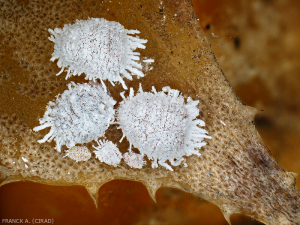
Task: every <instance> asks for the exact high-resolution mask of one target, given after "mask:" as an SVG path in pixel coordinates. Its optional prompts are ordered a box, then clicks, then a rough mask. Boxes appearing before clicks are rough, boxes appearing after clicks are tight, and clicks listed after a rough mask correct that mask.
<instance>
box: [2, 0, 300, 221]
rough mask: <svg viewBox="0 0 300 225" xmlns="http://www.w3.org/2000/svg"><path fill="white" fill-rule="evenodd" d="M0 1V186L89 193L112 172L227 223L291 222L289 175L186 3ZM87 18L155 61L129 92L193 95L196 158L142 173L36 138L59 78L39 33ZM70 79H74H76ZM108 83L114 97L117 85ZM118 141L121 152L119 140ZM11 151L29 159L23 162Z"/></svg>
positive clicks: (114, 135)
mask: <svg viewBox="0 0 300 225" xmlns="http://www.w3.org/2000/svg"><path fill="white" fill-rule="evenodd" d="M0 6H1V17H0V19H1V21H0V22H1V24H2V26H1V35H0V38H1V39H0V40H1V52H0V56H1V70H2V75H1V79H2V80H3V81H2V80H1V82H3V83H1V84H2V85H1V87H3V88H2V89H1V96H3V97H2V99H1V105H0V110H1V111H0V114H1V121H0V125H1V128H0V132H1V133H0V138H1V139H2V142H1V152H0V154H1V155H0V160H1V162H0V163H1V167H0V172H1V177H2V178H3V179H6V180H4V181H3V183H2V184H5V183H9V182H13V181H18V180H30V181H35V182H41V183H46V184H59V185H84V186H85V187H86V188H87V189H88V190H89V192H90V194H91V196H92V197H93V198H94V200H97V195H98V188H99V187H100V186H101V185H102V184H104V183H106V182H108V181H110V180H112V179H117V178H122V179H130V180H136V181H141V182H143V183H144V184H145V185H146V187H147V188H148V191H149V193H150V195H151V196H152V197H154V196H155V192H156V190H157V189H158V188H159V187H161V186H167V187H176V188H179V189H182V190H185V191H187V192H189V193H191V194H193V195H195V196H198V197H200V198H204V199H206V200H208V201H210V202H212V203H214V204H216V205H218V206H219V207H220V209H221V210H222V212H223V213H224V215H225V217H226V219H227V220H229V216H230V215H231V214H233V213H243V214H245V215H248V216H251V217H253V218H255V219H257V220H260V221H263V222H265V223H267V224H289V223H290V224H295V223H297V221H299V210H300V209H299V192H298V190H297V189H296V188H295V183H294V180H295V178H294V175H293V174H291V173H287V172H285V171H284V170H283V169H282V168H281V167H279V166H278V165H277V163H276V162H275V161H274V159H273V158H272V157H271V155H270V153H269V150H268V149H267V148H266V146H265V145H264V144H263V143H262V141H261V139H260V137H259V135H258V133H257V132H256V130H255V126H254V125H253V117H254V114H255V113H256V112H257V110H255V109H253V108H250V107H248V106H245V105H243V104H242V103H241V101H240V100H239V99H238V98H237V97H236V95H235V94H234V92H233V90H232V89H231V87H230V86H229V84H228V83H227V80H226V79H225V77H224V76H223V74H222V72H221V70H220V68H219V65H218V64H217V63H216V61H215V58H214V55H213V54H212V53H211V49H210V43H209V41H208V39H207V37H208V36H206V35H204V33H203V32H202V30H201V28H200V27H199V25H198V21H197V18H196V16H195V14H194V11H193V7H192V4H191V2H190V1H185V2H181V1H178V2H174V1H166V2H163V4H161V3H160V2H152V1H151V2H147V1H136V2H135V1H128V2H127V1H124V2H121V3H119V2H118V1H113V2H108V1H104V3H103V4H102V3H101V2H100V1H95V2H94V1H84V2H83V1H75V2H68V1H65V2H63V3H59V1H57V2H56V1H53V2H52V1H49V2H48V1H47V2H46V1H45V2H43V1H39V2H34V1H32V2H31V1H28V2H27V1H24V2H22V1H20V2H18V1H3V2H2V3H1V4H0ZM175 14H176V15H175ZM164 16H166V18H164ZM88 17H104V18H106V19H109V20H114V21H118V22H120V23H121V24H123V25H124V26H125V28H127V29H138V30H140V31H141V35H140V37H141V38H147V39H148V43H147V48H146V50H144V51H141V56H146V57H148V58H153V59H155V63H154V64H153V66H154V69H153V70H151V71H150V72H148V73H147V76H146V77H145V78H143V79H140V80H133V81H132V82H127V85H128V86H132V87H133V88H134V89H135V90H136V89H137V86H138V82H140V81H141V82H142V83H143V88H144V90H145V91H149V90H150V88H151V86H152V85H155V87H156V88H157V90H161V87H163V86H167V85H168V86H170V87H171V88H176V89H178V90H180V91H181V92H182V93H183V95H187V96H191V97H192V98H193V99H198V100H199V101H200V104H199V108H200V110H201V114H200V118H201V119H203V120H204V121H205V122H206V129H207V130H208V132H209V135H211V136H212V140H210V141H208V144H207V145H206V146H204V147H203V148H202V149H201V150H200V152H201V154H202V155H201V156H200V157H197V156H191V157H188V159H187V164H188V167H186V168H181V167H177V168H175V170H174V172H170V171H166V170H165V169H163V168H158V169H151V168H150V166H149V163H148V165H147V166H146V167H145V168H144V169H142V170H137V169H130V168H129V167H128V166H126V165H125V164H124V163H122V164H121V165H120V167H118V168H112V167H109V166H107V165H105V164H102V163H100V162H98V161H97V160H96V159H95V157H94V156H92V158H91V160H89V161H88V162H80V163H75V162H74V161H72V160H70V159H67V158H62V155H63V154H60V153H58V152H57V151H55V150H54V149H53V146H54V143H45V144H42V145H40V144H38V143H37V140H38V139H39V138H41V137H42V136H43V135H44V134H45V133H46V132H44V133H42V132H41V133H34V132H33V131H32V130H31V129H32V128H33V127H34V126H36V125H38V118H39V117H41V116H42V114H43V112H44V109H45V105H46V103H47V102H48V101H49V100H52V99H53V98H54V96H55V95H56V94H58V93H61V92H62V91H63V90H65V89H66V83H67V82H69V81H65V80H64V77H63V76H59V77H56V76H55V73H57V72H58V71H59V69H58V68H57V67H56V65H55V63H51V62H50V61H49V59H50V58H51V52H52V49H53V45H52V44H51V42H50V41H48V40H47V37H48V35H49V34H48V32H47V28H52V29H53V28H55V27H62V26H63V24H65V23H71V22H74V21H75V19H87V18H88ZM70 80H73V81H79V82H83V79H82V76H81V77H75V78H72V79H70ZM108 86H109V85H108ZM109 90H110V92H111V93H112V95H113V97H114V98H115V100H118V101H119V100H120V97H119V95H118V93H119V92H120V90H121V87H120V85H117V86H116V88H114V89H113V88H112V87H111V86H109ZM221 121H223V122H224V123H226V126H225V125H223V124H222V123H221ZM121 135H122V134H121V133H120V131H116V128H115V127H114V126H112V127H111V128H110V130H109V131H108V132H107V136H108V138H109V139H110V140H112V141H114V142H116V141H117V140H118V139H119V138H120V137H121ZM90 146H91V143H90V144H87V147H90ZM119 147H120V149H121V151H124V149H126V148H127V147H128V143H126V142H122V143H121V144H119ZM21 157H25V158H27V159H29V162H28V163H27V165H28V168H26V167H25V162H24V161H23V160H22V158H21ZM5 186H6V185H5ZM5 186H4V187H5ZM4 187H3V188H4ZM160 191H161V190H160ZM100 192H101V189H100ZM107 202H108V203H109V201H107ZM126 203H127V204H128V202H126ZM129 206H130V204H129ZM2 207H3V206H2ZM4 207H5V206H4ZM7 215H9V214H7ZM7 215H6V216H7ZM1 216H3V215H1ZM158 217H159V215H158ZM120 218H121V217H120ZM150 219H151V218H150ZM150 219H149V220H150ZM141 221H142V220H141ZM119 223H122V222H119ZM203 223H205V222H203Z"/></svg>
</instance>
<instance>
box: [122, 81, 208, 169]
mask: <svg viewBox="0 0 300 225" xmlns="http://www.w3.org/2000/svg"><path fill="white" fill-rule="evenodd" d="M152 92H153V93H149V92H143V90H142V85H141V84H140V87H139V93H137V94H136V96H134V92H133V89H132V88H130V94H129V97H128V98H125V97H124V93H121V95H122V97H123V99H124V100H123V101H122V102H121V103H120V106H119V108H118V111H117V120H118V123H119V124H120V129H121V130H122V132H123V137H126V138H127V139H128V141H129V142H130V148H129V151H131V145H134V146H135V147H136V148H138V150H139V151H140V152H141V154H142V156H144V155H146V156H147V157H148V158H149V159H150V160H151V161H152V168H157V167H158V164H159V165H161V166H164V167H165V168H167V169H169V170H173V169H172V167H171V166H170V165H168V163H167V160H168V161H169V162H170V163H171V165H173V166H178V165H180V164H181V163H182V162H183V161H185V158H184V157H183V156H190V155H192V154H195V155H198V156H199V155H200V153H199V149H200V148H201V147H202V146H204V145H205V144H206V142H204V138H211V137H210V136H207V135H206V134H207V131H206V130H204V129H202V128H200V126H201V127H203V126H205V123H204V121H203V120H200V119H196V117H197V116H199V109H198V108H197V107H196V106H197V105H198V103H199V101H193V100H192V99H191V98H190V97H189V98H188V99H187V103H185V102H184V98H183V97H182V96H181V95H180V93H179V91H178V90H173V89H170V87H164V88H163V91H162V92H156V90H155V88H154V87H153V86H152ZM164 92H167V94H165V93H164ZM198 126H199V127H198ZM123 137H122V139H123ZM122 139H121V140H120V141H122Z"/></svg>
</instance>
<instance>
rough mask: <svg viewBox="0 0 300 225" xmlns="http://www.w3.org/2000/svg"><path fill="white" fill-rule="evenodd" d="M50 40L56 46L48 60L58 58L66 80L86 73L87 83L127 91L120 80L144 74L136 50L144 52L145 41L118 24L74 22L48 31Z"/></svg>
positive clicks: (94, 20) (97, 21)
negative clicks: (97, 80)
mask: <svg viewBox="0 0 300 225" xmlns="http://www.w3.org/2000/svg"><path fill="white" fill-rule="evenodd" d="M49 32H50V33H51V34H52V35H51V37H49V40H50V41H53V42H54V43H55V45H54V52H53V54H52V58H51V61H54V60H56V59H58V62H57V66H58V67H59V68H61V71H60V72H59V73H58V74H57V75H59V74H61V73H62V72H63V71H64V70H65V69H66V70H67V76H66V79H67V78H68V77H70V76H72V75H80V74H82V73H85V75H86V77H85V78H86V79H87V80H93V81H95V80H96V79H100V81H101V83H102V85H103V86H104V88H106V87H105V85H104V83H103V80H108V81H110V82H111V83H112V85H114V82H120V83H121V84H122V85H123V87H124V88H125V89H127V87H126V85H125V83H124V81H123V78H124V77H125V78H127V79H129V80H132V75H136V76H137V77H138V78H139V77H143V76H144V73H143V72H142V71H141V70H142V65H141V64H140V63H139V62H138V61H139V60H140V57H139V55H140V53H138V52H135V50H136V49H137V48H141V49H144V48H145V45H144V44H145V43H146V42H147V40H145V39H140V38H139V37H138V36H132V35H135V34H138V33H140V32H139V31H138V30H127V29H125V28H124V26H122V25H121V24H120V23H118V22H114V21H108V20H106V19H103V18H90V19H88V20H77V21H76V22H75V23H74V24H66V25H65V26H64V27H63V28H62V29H60V28H55V29H54V30H52V29H49Z"/></svg>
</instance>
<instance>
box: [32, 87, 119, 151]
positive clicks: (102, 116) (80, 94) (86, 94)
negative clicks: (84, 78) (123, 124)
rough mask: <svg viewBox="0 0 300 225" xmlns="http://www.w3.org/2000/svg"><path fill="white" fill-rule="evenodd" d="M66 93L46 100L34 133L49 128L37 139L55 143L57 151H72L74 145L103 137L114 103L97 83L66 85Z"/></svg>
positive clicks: (110, 120) (113, 111)
mask: <svg viewBox="0 0 300 225" xmlns="http://www.w3.org/2000/svg"><path fill="white" fill-rule="evenodd" d="M68 88H69V89H68V90H66V91H64V93H63V94H59V95H57V97H56V101H55V102H52V101H50V102H49V103H48V105H47V109H46V112H45V114H44V117H43V118H41V119H40V124H41V125H40V126H38V127H35V128H34V129H33V130H34V131H39V130H42V129H44V128H47V127H51V129H50V132H49V133H48V134H47V135H45V137H44V138H43V139H41V140H39V141H38V142H39V143H44V142H45V141H48V142H50V141H52V140H53V139H54V140H55V141H56V149H57V151H59V152H60V151H61V146H62V145H66V146H67V147H68V148H72V147H73V146H75V145H76V144H78V143H87V142H90V141H92V140H97V139H98V138H99V137H102V136H104V134H105V131H106V129H107V128H108V126H109V125H110V124H111V123H112V122H113V121H114V114H115V110H114V109H113V107H114V105H115V103H116V101H115V100H113V98H112V97H111V96H109V95H108V94H107V92H106V91H104V90H103V88H102V86H101V85H100V84H95V83H92V82H91V83H88V84H87V83H85V84H75V83H74V82H71V83H69V84H68Z"/></svg>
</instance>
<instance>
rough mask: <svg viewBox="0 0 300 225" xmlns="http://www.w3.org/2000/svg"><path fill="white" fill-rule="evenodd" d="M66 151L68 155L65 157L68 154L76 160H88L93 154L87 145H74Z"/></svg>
mask: <svg viewBox="0 0 300 225" xmlns="http://www.w3.org/2000/svg"><path fill="white" fill-rule="evenodd" d="M65 152H66V155H65V156H64V157H66V156H68V157H69V158H70V159H73V160H75V161H76V162H81V161H87V160H89V159H90V158H91V156H92V154H91V152H90V151H89V149H88V148H87V147H85V146H74V147H72V148H70V149H69V150H66V151H65Z"/></svg>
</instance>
